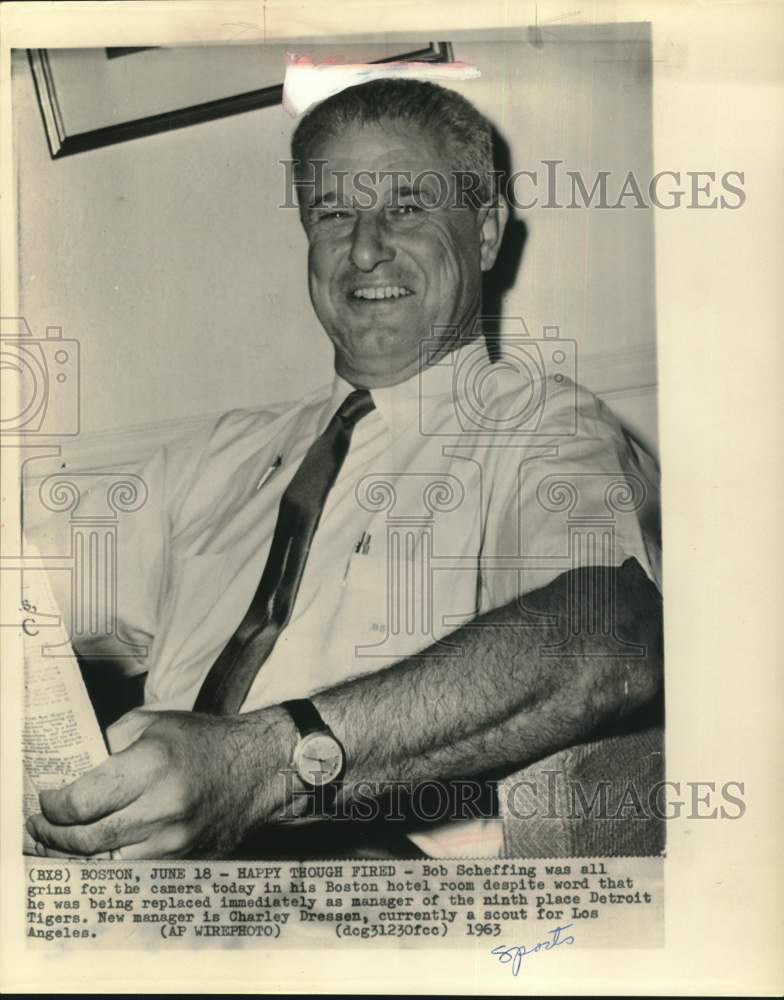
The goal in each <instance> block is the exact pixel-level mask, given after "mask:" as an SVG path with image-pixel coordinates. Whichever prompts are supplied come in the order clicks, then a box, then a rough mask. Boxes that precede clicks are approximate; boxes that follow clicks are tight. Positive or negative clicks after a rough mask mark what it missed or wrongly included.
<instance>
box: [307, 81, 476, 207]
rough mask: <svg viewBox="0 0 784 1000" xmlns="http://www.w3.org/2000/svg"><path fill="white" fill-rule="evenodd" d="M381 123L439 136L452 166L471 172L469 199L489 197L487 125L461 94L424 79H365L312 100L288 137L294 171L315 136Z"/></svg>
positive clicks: (335, 134)
mask: <svg viewBox="0 0 784 1000" xmlns="http://www.w3.org/2000/svg"><path fill="white" fill-rule="evenodd" d="M387 124H395V125H401V126H403V127H405V126H416V127H418V128H420V129H422V130H423V131H425V132H427V133H428V134H430V135H434V136H436V137H437V138H439V139H440V140H441V141H442V142H443V143H444V144H445V146H446V148H447V149H448V150H449V158H450V161H451V167H452V169H453V170H455V171H457V172H458V173H462V174H465V175H468V176H471V177H474V178H476V181H475V183H474V185H473V187H472V188H468V190H469V191H471V190H472V191H473V193H474V198H475V200H476V199H478V201H479V203H481V204H484V205H488V204H491V203H492V201H493V200H494V197H495V174H494V171H493V134H494V133H493V126H492V125H491V124H490V122H489V121H488V120H487V118H485V116H484V115H483V114H482V113H481V112H480V111H478V110H477V109H476V108H475V107H474V105H473V104H471V102H470V101H468V100H466V98H465V97H463V96H462V95H460V94H458V93H456V92H455V91H454V90H447V89H446V88H445V87H439V86H438V85H437V84H435V83H429V82H427V81H425V80H399V79H397V80H396V79H385V80H370V81H368V82H367V83H360V84H357V85H356V86H354V87H347V88H346V89H345V90H341V91H340V92H339V93H337V94H333V95H332V97H328V98H327V99H326V100H324V101H322V102H321V103H320V104H317V105H316V106H315V107H314V108H312V109H311V110H310V111H308V113H307V114H306V115H305V116H304V117H303V118H302V120H301V121H300V123H299V125H297V128H296V130H295V132H294V135H293V137H292V140H291V155H292V157H293V158H294V160H295V161H299V166H298V167H296V168H295V170H296V173H297V174H298V175H300V176H301V174H302V168H303V167H304V165H305V163H306V162H307V161H308V159H309V158H310V157H311V156H312V153H313V151H314V147H315V146H316V145H317V144H318V143H319V142H320V141H322V140H324V139H327V138H335V137H338V136H340V134H341V133H342V132H344V131H345V130H346V129H349V128H355V127H357V126H359V127H362V126H365V125H382V126H383V125H387ZM465 188H466V185H464V189H465Z"/></svg>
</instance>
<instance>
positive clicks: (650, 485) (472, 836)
mask: <svg viewBox="0 0 784 1000" xmlns="http://www.w3.org/2000/svg"><path fill="white" fill-rule="evenodd" d="M351 390H352V386H350V385H349V384H348V383H347V382H345V381H343V380H342V379H341V378H339V377H335V379H334V380H333V382H332V384H331V385H329V386H326V387H324V388H323V389H320V390H317V391H316V392H313V393H311V394H309V395H308V396H306V397H305V398H304V399H302V400H301V401H300V402H298V403H296V404H294V405H291V406H281V407H277V408H274V409H272V410H271V409H264V410H237V411H232V412H230V413H227V414H225V415H224V416H222V417H221V418H220V419H219V420H218V421H217V422H215V423H214V424H212V425H210V426H209V427H206V428H204V429H201V430H199V431H198V432H197V433H195V434H191V435H189V436H188V437H186V438H184V439H180V440H179V441H177V442H174V443H173V444H170V445H168V446H166V447H165V448H164V449H162V450H161V451H160V452H158V453H157V454H156V455H155V456H154V457H153V458H152V459H151V460H150V461H149V462H148V463H147V464H146V466H145V467H144V469H143V470H142V476H143V478H144V479H145V482H146V484H147V488H148V490H149V500H148V502H147V503H146V505H145V507H144V508H143V509H142V510H141V511H140V512H139V513H137V514H134V515H133V516H129V517H128V518H127V519H125V521H124V522H123V524H122V527H121V538H120V545H121V548H120V553H119V570H118V608H119V615H120V620H121V621H120V624H121V631H122V633H123V634H124V635H125V636H126V637H127V638H128V639H130V640H131V641H133V642H136V643H144V644H146V645H147V646H148V647H149V652H148V656H147V658H146V659H145V660H144V661H140V662H139V665H138V667H139V670H147V671H148V676H147V681H146V702H147V707H150V708H156V709H190V708H191V707H192V706H193V703H194V700H195V698H196V695H197V693H198V690H199V687H200V685H201V683H202V681H203V679H204V677H205V675H206V674H207V672H208V670H209V668H210V666H211V664H212V663H213V661H214V660H215V659H216V657H217V656H218V654H219V653H220V651H221V649H222V648H223V646H224V645H225V643H226V642H227V641H228V639H229V637H230V636H231V635H232V633H233V632H234V630H235V629H236V627H237V626H238V625H239V623H240V621H241V620H242V618H243V616H244V615H245V612H246V610H247V608H248V605H249V603H250V601H251V598H252V596H253V594H254V592H255V590H256V587H257V585H258V582H259V579H260V576H261V573H262V570H263V569H264V565H265V561H266V558H267V552H268V549H269V545H270V542H271V539H272V533H273V529H274V526H275V521H276V517H277V510H278V504H279V501H280V497H281V494H282V493H283V491H284V489H285V488H286V486H287V485H288V482H289V480H290V479H291V477H292V476H293V474H294V472H295V470H296V468H297V466H298V465H299V463H300V461H301V460H302V458H303V456H304V454H305V452H306V450H307V448H308V447H309V445H310V444H311V443H312V442H313V440H314V439H315V438H316V437H317V436H318V435H319V434H320V433H321V432H322V431H323V430H324V429H325V427H326V425H327V423H328V422H329V420H330V417H331V416H332V414H333V413H334V411H335V410H336V409H337V407H338V406H339V405H340V403H341V402H342V401H343V400H344V399H345V397H346V396H347V395H348V394H349V392H350V391H351ZM372 397H373V400H374V403H375V409H374V410H373V411H372V412H371V413H370V414H369V415H367V416H366V417H364V418H363V419H362V420H361V421H360V422H359V423H358V424H357V425H356V427H355V428H354V432H353V437H352V440H351V446H350V449H349V452H348V455H347V457H346V460H345V462H344V464H343V466H342V468H341V470H340V473H339V475H338V478H337V480H336V482H335V485H334V487H333V488H332V490H331V492H330V494H329V496H328V498H327V501H326V505H325V508H324V511H323V513H322V516H321V520H320V523H319V527H318V530H317V532H316V535H315V538H314V540H313V544H312V547H311V551H310V554H309V557H308V561H307V564H306V567H305V570H304V575H303V578H302V582H301V585H300V589H299V592H298V595H297V598H296V602H295V605H294V608H293V611H292V615H291V619H290V621H289V623H288V625H287V626H286V628H285V629H284V631H283V632H282V634H281V636H280V638H279V640H278V642H277V645H276V646H275V648H274V650H273V652H272V654H271V655H270V657H269V658H268V660H267V661H266V663H264V665H263V666H262V668H261V669H260V671H259V673H258V675H257V677H256V680H255V681H254V683H253V685H252V687H251V690H250V692H249V695H248V697H247V700H246V701H245V704H244V706H243V709H242V710H243V711H251V710H254V709H258V708H262V707H265V706H269V705H273V704H277V703H279V702H280V701H282V700H284V699H287V698H295V697H304V696H307V695H309V694H312V693H314V692H316V691H318V690H320V689H323V688H326V687H331V686H333V685H335V684H339V683H340V682H341V681H345V680H347V679H348V678H350V677H354V676H357V675H359V674H363V673H367V672H369V671H377V670H380V669H382V668H383V667H386V666H388V665H389V664H391V663H394V662H396V661H398V660H400V659H402V658H404V657H407V656H410V655H412V654H414V653H416V652H418V651H420V650H422V649H424V648H426V647H429V646H431V645H432V644H433V643H434V642H436V641H438V640H443V639H445V638H446V637H447V636H448V635H449V633H450V632H453V631H454V630H455V629H456V628H458V627H459V626H460V625H461V624H463V623H465V622H468V621H470V620H471V619H473V618H475V617H476V616H477V615H479V614H482V613H483V612H486V611H488V610H490V609H491V608H494V607H499V606H501V605H503V604H506V603H508V602H509V601H511V600H512V599H514V598H515V597H516V596H517V595H519V594H524V593H526V592H527V591H530V590H533V589H536V588H538V587H541V586H544V585H545V584H546V583H548V582H550V581H552V580H553V579H554V578H555V577H557V576H558V575H559V574H561V573H563V572H565V571H567V570H569V569H572V568H574V567H576V566H580V565H590V564H603V565H620V564H621V563H622V562H623V561H624V560H625V559H626V558H628V557H630V556H634V557H635V558H636V559H637V560H638V561H639V563H640V564H641V566H642V567H643V569H644V570H645V571H646V572H647V574H648V575H649V576H650V578H651V579H652V580H653V581H654V582H655V583H656V584H657V585H659V582H660V581H659V567H660V551H659V547H658V540H657V537H656V532H655V527H654V526H655V524H656V522H657V505H658V487H657V473H656V469H655V466H654V464H653V462H652V461H651V460H650V459H649V458H648V457H647V456H646V455H644V454H643V453H641V452H640V450H639V449H637V448H636V447H635V446H634V445H633V444H632V442H631V441H630V440H629V439H628V438H627V437H626V435H625V434H624V433H623V431H622V430H621V428H620V426H619V424H618V421H617V420H616V418H615V417H614V416H613V415H612V413H611V412H610V411H609V410H608V409H607V408H606V407H605V406H604V405H603V404H602V403H601V402H600V401H599V400H597V399H596V398H595V397H594V396H593V395H592V394H590V393H589V392H588V391H586V390H585V389H583V388H581V387H580V386H578V385H576V384H575V383H574V382H573V381H571V380H570V379H569V378H566V377H563V378H561V379H559V380H556V379H554V378H552V377H549V376H548V377H546V378H544V377H543V378H541V379H537V378H526V377H523V376H521V372H520V371H519V370H518V369H516V368H515V366H512V367H508V366H506V365H503V364H501V365H499V364H496V365H493V366H490V364H489V362H488V360H487V355H486V350H485V347H484V343H483V342H474V343H470V344H466V345H464V346H462V347H461V348H460V349H459V350H457V351H455V352H453V353H452V354H450V355H448V356H447V357H445V358H444V359H442V360H441V361H440V362H439V363H436V364H434V365H433V366H431V367H428V368H425V370H423V371H422V372H421V373H420V374H419V375H417V376H415V377H414V378H412V379H409V380H408V381H406V382H403V383H401V384H399V385H395V386H391V387H388V388H383V389H373V390H372ZM338 735H339V734H338ZM412 839H414V840H415V841H416V842H417V843H418V844H419V845H420V847H422V849H423V850H425V852H426V853H429V854H432V855H433V856H442V857H447V856H450V855H452V856H472V855H473V856H492V855H494V854H497V853H498V851H499V849H500V845H501V831H500V821H499V820H487V821H482V822H479V821H470V822H469V823H451V824H446V825H444V826H443V827H439V828H437V829H436V830H435V831H432V832H430V833H428V834H422V835H419V834H417V835H414V836H413V837H412Z"/></svg>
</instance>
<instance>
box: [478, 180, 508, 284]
mask: <svg viewBox="0 0 784 1000" xmlns="http://www.w3.org/2000/svg"><path fill="white" fill-rule="evenodd" d="M508 221H509V205H508V204H507V202H506V199H505V198H503V197H502V196H501V195H499V196H498V198H497V200H496V203H495V205H493V206H492V207H490V208H481V209H480V210H479V256H480V259H481V262H482V270H483V271H489V270H490V268H491V267H492V266H493V264H495V259H496V257H497V256H498V251H499V249H500V248H501V240H502V239H503V238H504V230H505V229H506V224H507V222H508Z"/></svg>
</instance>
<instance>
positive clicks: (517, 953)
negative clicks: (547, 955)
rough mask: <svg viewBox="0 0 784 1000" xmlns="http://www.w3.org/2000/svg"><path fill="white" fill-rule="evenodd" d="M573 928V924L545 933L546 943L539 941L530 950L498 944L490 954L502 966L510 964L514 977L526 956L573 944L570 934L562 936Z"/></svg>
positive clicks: (520, 945) (517, 945)
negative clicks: (547, 937) (548, 936)
mask: <svg viewBox="0 0 784 1000" xmlns="http://www.w3.org/2000/svg"><path fill="white" fill-rule="evenodd" d="M573 926H574V925H573V924H564V925H563V927H554V928H553V929H552V930H551V931H548V932H547V933H548V934H549V935H551V936H550V938H549V939H548V940H547V941H539V942H538V943H537V944H534V945H531V947H530V948H526V947H525V945H522V944H513V945H510V946H509V947H507V946H506V945H505V944H499V945H496V947H495V948H493V949H492V951H491V952H490V954H491V955H495V956H496V957H497V958H498V961H499V962H500V963H501V964H502V965H508V964H509V962H511V963H512V975H513V976H516V975H517V973H518V972H519V971H520V969H522V967H523V961H524V960H525V958H526V956H527V955H535V954H536V953H537V952H539V951H551V950H552V949H553V948H557V947H558V946H559V945H561V944H574V938H573V937H572V935H571V934H566V935H564V934H563V932H564V931H566V930H568V929H569V928H570V927H573Z"/></svg>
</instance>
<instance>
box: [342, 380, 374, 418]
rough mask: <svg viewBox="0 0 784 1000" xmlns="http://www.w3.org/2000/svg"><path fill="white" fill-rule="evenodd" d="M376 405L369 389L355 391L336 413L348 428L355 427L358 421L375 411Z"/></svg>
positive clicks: (347, 397)
mask: <svg viewBox="0 0 784 1000" xmlns="http://www.w3.org/2000/svg"><path fill="white" fill-rule="evenodd" d="M375 407H376V404H375V403H374V402H373V397H372V396H371V395H370V390H369V389H355V390H354V391H353V392H351V393H349V394H348V396H346V398H345V399H344V400H343V402H342V403H341V404H340V406H339V407H338V409H337V412H336V413H335V416H336V417H340V419H341V420H342V421H343V423H344V424H345V425H346V426H347V427H353V426H354V424H356V423H357V421H358V420H361V419H362V418H363V417H364V416H365V415H366V414H368V413H370V411H371V410H374V409H375Z"/></svg>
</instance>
